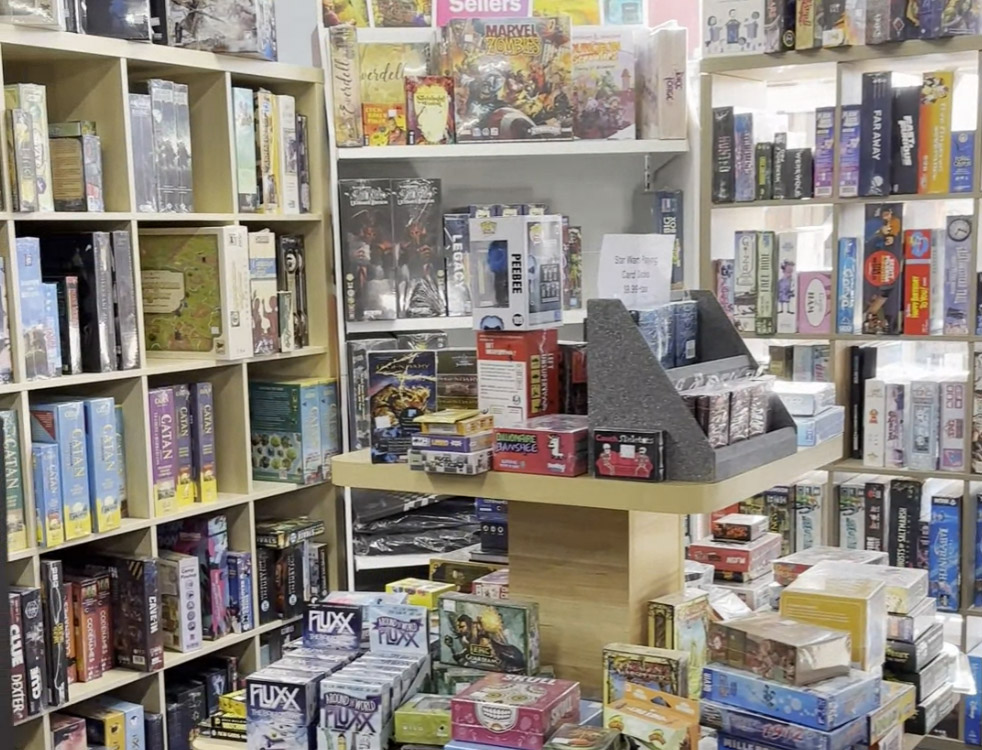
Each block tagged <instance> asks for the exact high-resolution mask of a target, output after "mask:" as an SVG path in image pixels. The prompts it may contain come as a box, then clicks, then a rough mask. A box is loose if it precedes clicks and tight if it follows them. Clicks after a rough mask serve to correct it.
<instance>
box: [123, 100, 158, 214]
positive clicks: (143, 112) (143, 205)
mask: <svg viewBox="0 0 982 750" xmlns="http://www.w3.org/2000/svg"><path fill="white" fill-rule="evenodd" d="M129 108H130V131H131V133H132V142H133V148H132V154H133V187H134V196H133V197H134V200H135V201H136V210H137V211H140V212H141V213H150V212H156V211H157V210H158V207H159V205H160V204H159V203H158V202H157V173H156V169H155V168H154V154H155V153H156V151H155V149H156V142H155V139H154V129H153V104H152V98H151V97H150V95H149V94H130V95H129Z"/></svg>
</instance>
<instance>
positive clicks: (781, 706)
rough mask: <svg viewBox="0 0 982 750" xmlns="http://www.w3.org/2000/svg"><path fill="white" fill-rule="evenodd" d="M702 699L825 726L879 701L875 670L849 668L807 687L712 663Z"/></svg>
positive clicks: (832, 725)
mask: <svg viewBox="0 0 982 750" xmlns="http://www.w3.org/2000/svg"><path fill="white" fill-rule="evenodd" d="M702 676H703V677H702V698H703V700H704V701H707V700H708V701H713V702H717V703H719V702H723V701H725V702H726V705H728V706H731V707H733V708H739V709H744V710H747V711H753V712H755V713H758V714H762V715H764V716H768V717H771V718H776V719H783V720H787V721H792V722H794V723H795V724H799V725H801V726H805V727H809V728H811V729H820V730H823V731H829V730H832V729H838V728H839V727H841V726H842V725H843V724H847V723H849V722H850V721H854V720H855V719H858V718H861V717H864V716H865V715H866V714H868V713H869V712H870V711H872V710H874V709H875V708H877V707H878V706H879V705H880V678H879V676H878V675H876V674H873V673H867V672H860V671H858V670H852V671H851V672H850V673H849V674H847V675H844V676H842V677H834V678H832V679H831V680H824V681H822V682H817V683H815V684H814V685H808V686H807V687H794V686H791V685H782V684H780V683H778V682H773V681H771V680H764V679H762V678H760V677H758V676H757V675H755V674H753V673H752V672H744V671H743V670H739V669H732V668H730V667H725V666H722V665H720V664H710V665H709V666H707V667H706V668H705V669H704V670H703V673H702Z"/></svg>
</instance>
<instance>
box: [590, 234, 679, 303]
mask: <svg viewBox="0 0 982 750" xmlns="http://www.w3.org/2000/svg"><path fill="white" fill-rule="evenodd" d="M674 251H675V237H673V236H672V235H668V234H605V235H604V238H603V242H602V243H601V245H600V278H599V279H598V283H597V297H598V298H599V299H619V300H621V301H622V302H623V303H624V306H625V307H626V308H627V309H628V310H651V309H653V308H655V307H657V306H658V305H664V304H667V303H668V302H671V296H672V292H671V288H672V254H673V253H674Z"/></svg>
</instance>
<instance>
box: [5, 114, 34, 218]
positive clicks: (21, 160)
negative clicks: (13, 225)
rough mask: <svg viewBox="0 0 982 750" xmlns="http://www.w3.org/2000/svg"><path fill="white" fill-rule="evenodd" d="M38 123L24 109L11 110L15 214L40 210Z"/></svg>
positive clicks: (9, 140)
mask: <svg viewBox="0 0 982 750" xmlns="http://www.w3.org/2000/svg"><path fill="white" fill-rule="evenodd" d="M34 154H35V149H34V123H33V122H32V121H31V115H30V113H29V112H27V111H25V110H23V109H8V110H7V158H8V159H9V161H10V196H11V205H12V207H13V209H14V211H17V212H31V211H37V210H38V200H37V172H36V169H37V165H36V163H35V161H34Z"/></svg>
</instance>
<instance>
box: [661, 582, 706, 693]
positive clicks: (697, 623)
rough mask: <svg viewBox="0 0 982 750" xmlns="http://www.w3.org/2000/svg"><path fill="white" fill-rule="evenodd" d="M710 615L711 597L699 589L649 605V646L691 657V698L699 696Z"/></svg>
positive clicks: (674, 595) (689, 689) (667, 597)
mask: <svg viewBox="0 0 982 750" xmlns="http://www.w3.org/2000/svg"><path fill="white" fill-rule="evenodd" d="M709 615H710V609H709V595H708V594H707V593H706V592H705V591H700V590H699V589H685V590H684V591H683V592H681V593H678V594H669V595H668V596H663V597H659V598H658V599H653V600H651V601H650V602H648V645H649V646H652V647H654V648H663V649H674V650H676V651H686V652H688V653H689V655H690V656H689V687H688V694H689V695H698V694H699V679H700V675H701V672H702V667H703V664H705V653H706V642H707V630H708V628H709Z"/></svg>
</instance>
